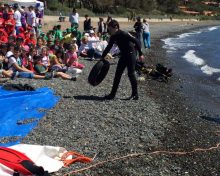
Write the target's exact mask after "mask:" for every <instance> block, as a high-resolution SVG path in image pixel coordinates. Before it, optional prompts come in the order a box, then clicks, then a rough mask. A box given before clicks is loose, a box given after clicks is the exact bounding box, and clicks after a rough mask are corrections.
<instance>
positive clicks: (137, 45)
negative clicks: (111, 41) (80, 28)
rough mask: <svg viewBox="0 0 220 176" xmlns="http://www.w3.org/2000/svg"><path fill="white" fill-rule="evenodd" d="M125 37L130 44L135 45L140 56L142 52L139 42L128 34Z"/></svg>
mask: <svg viewBox="0 0 220 176" xmlns="http://www.w3.org/2000/svg"><path fill="white" fill-rule="evenodd" d="M127 37H128V38H129V40H130V41H131V42H132V43H134V44H135V45H136V47H137V50H138V53H139V56H142V55H143V53H142V51H141V45H140V42H139V41H138V40H137V39H136V38H135V37H133V36H132V35H131V34H129V33H128V34H127Z"/></svg>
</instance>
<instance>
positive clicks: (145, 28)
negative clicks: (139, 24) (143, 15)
mask: <svg viewBox="0 0 220 176" xmlns="http://www.w3.org/2000/svg"><path fill="white" fill-rule="evenodd" d="M143 41H144V47H145V48H148V49H150V29H149V23H148V22H147V20H146V19H143Z"/></svg>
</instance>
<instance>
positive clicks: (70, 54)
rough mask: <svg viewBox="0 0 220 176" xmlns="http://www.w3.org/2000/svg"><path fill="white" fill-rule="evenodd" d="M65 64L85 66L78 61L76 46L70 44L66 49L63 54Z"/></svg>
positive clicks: (76, 66)
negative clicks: (64, 54)
mask: <svg viewBox="0 0 220 176" xmlns="http://www.w3.org/2000/svg"><path fill="white" fill-rule="evenodd" d="M64 62H65V64H66V66H67V67H74V68H79V69H83V68H84V67H85V66H84V65H83V64H81V63H79V62H78V56H77V53H76V46H75V45H70V49H69V50H68V51H67V53H66V56H65V61H64Z"/></svg>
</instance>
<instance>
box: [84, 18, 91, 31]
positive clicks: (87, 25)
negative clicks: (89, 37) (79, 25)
mask: <svg viewBox="0 0 220 176" xmlns="http://www.w3.org/2000/svg"><path fill="white" fill-rule="evenodd" d="M83 29H84V32H89V30H91V29H92V26H91V18H89V16H88V15H85V20H84V23H83Z"/></svg>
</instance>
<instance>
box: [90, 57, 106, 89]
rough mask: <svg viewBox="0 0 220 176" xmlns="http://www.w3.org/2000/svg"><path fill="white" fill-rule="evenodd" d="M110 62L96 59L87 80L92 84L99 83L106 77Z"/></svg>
mask: <svg viewBox="0 0 220 176" xmlns="http://www.w3.org/2000/svg"><path fill="white" fill-rule="evenodd" d="M109 67H110V63H109V62H108V61H107V60H100V61H98V62H97V63H96V64H95V65H94V66H93V68H92V70H91V71H90V73H89V77H88V82H89V83H90V84H91V85H92V86H97V85H99V84H100V83H101V82H102V81H103V80H104V79H105V77H106V75H107V73H108V70H109Z"/></svg>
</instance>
